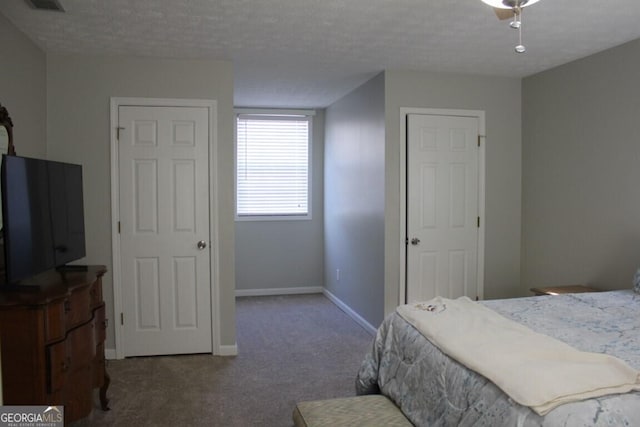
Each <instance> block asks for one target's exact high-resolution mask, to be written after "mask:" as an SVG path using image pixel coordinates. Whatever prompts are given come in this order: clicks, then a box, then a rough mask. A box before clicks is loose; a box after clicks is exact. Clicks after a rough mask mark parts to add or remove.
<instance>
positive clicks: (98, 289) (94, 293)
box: [89, 278, 102, 309]
mask: <svg viewBox="0 0 640 427" xmlns="http://www.w3.org/2000/svg"><path fill="white" fill-rule="evenodd" d="M89 296H90V298H91V308H92V309H94V308H96V307H98V306H99V305H100V304H102V279H101V278H99V279H98V280H96V282H95V283H94V284H93V286H91V290H90V291H89Z"/></svg>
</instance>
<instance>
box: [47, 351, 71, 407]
mask: <svg viewBox="0 0 640 427" xmlns="http://www.w3.org/2000/svg"><path fill="white" fill-rule="evenodd" d="M70 365H71V360H70V357H69V356H68V355H67V344H66V342H64V341H62V342H59V343H57V344H53V345H50V346H47V393H48V394H52V395H57V394H59V392H60V391H61V390H63V389H64V385H65V383H66V378H67V372H68V371H69V368H70Z"/></svg>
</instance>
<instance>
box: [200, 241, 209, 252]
mask: <svg viewBox="0 0 640 427" xmlns="http://www.w3.org/2000/svg"><path fill="white" fill-rule="evenodd" d="M206 247H207V242H205V241H204V240H200V241H199V242H198V249H200V250H203V249H204V248H206Z"/></svg>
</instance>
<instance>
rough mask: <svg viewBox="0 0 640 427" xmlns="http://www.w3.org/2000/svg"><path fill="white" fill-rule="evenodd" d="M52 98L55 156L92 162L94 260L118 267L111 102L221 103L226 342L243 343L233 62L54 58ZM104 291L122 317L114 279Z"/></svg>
mask: <svg viewBox="0 0 640 427" xmlns="http://www.w3.org/2000/svg"><path fill="white" fill-rule="evenodd" d="M47 94H48V96H47V105H48V107H47V112H48V137H49V139H48V145H47V151H48V153H49V157H50V158H52V159H56V160H63V161H70V162H77V163H81V164H83V165H84V186H85V192H84V194H85V221H86V241H87V259H86V262H87V263H90V264H106V265H107V266H108V267H109V268H110V269H111V265H112V263H111V223H112V218H111V207H110V206H111V188H110V129H109V125H110V123H109V117H110V97H149V98H202V99H215V100H217V102H218V152H217V153H216V155H217V160H218V164H217V167H218V176H217V180H218V206H219V212H218V214H219V217H218V218H219V236H218V239H219V248H220V252H219V260H220V265H219V277H220V283H219V288H220V308H221V312H220V318H221V328H222V334H221V337H220V338H221V344H222V345H235V303H234V288H235V278H234V219H233V200H234V195H233V188H234V176H233V169H234V168H233V159H234V151H233V135H234V130H233V129H234V127H233V126H234V115H233V70H232V67H231V64H230V63H228V62H218V61H188V60H160V59H144V58H135V59H134V58H121V57H90V56H75V55H56V54H51V55H49V56H48V58H47ZM104 293H105V300H106V303H107V313H108V314H107V315H108V317H110V318H111V319H114V318H115V317H114V314H113V312H112V310H113V294H112V276H111V275H110V274H108V275H107V276H106V277H105V287H104ZM215 314H216V313H214V315H215ZM114 324H115V322H113V321H112V322H110V327H109V329H108V336H107V348H113V347H114V329H113V326H112V325H114Z"/></svg>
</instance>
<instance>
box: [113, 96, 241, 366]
mask: <svg viewBox="0 0 640 427" xmlns="http://www.w3.org/2000/svg"><path fill="white" fill-rule="evenodd" d="M110 104H111V107H110V141H111V253H112V255H111V256H112V258H111V261H112V270H113V271H112V278H113V318H112V319H113V323H114V329H115V346H116V348H115V353H116V354H115V357H116V359H123V358H124V355H125V350H124V339H123V335H124V327H123V325H122V324H121V322H120V314H121V313H122V306H123V304H122V276H121V275H122V271H121V266H120V233H119V232H118V221H119V220H120V202H119V200H120V197H119V195H120V194H119V188H120V184H119V174H118V164H119V159H118V139H117V127H118V109H119V107H121V106H138V107H204V108H207V109H208V111H209V114H208V116H209V171H208V175H209V233H210V236H209V241H210V242H211V245H210V248H211V250H210V251H209V253H210V269H211V272H210V273H211V274H210V277H211V283H210V286H211V335H212V336H211V344H212V347H213V352H212V353H213V354H215V355H223V353H224V355H226V354H227V353H228V352H229V349H226V348H222V347H221V345H220V324H221V322H220V289H219V283H220V280H219V279H220V278H219V271H220V269H219V256H218V254H219V245H218V235H219V234H218V180H217V179H216V177H217V176H218V174H217V167H216V164H217V163H216V155H217V153H218V136H217V135H218V126H217V118H218V114H217V102H216V101H215V100H208V99H168V98H122V97H112V98H111V100H110ZM212 218H213V219H212ZM225 347H226V346H225Z"/></svg>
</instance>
